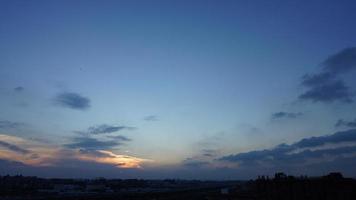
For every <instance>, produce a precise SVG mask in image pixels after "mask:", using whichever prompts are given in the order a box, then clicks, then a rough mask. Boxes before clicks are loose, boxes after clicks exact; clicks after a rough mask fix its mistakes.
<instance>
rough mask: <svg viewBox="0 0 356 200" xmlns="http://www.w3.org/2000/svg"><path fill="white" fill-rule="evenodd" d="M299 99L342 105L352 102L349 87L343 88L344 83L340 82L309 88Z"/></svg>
mask: <svg viewBox="0 0 356 200" xmlns="http://www.w3.org/2000/svg"><path fill="white" fill-rule="evenodd" d="M299 99H301V100H311V101H312V102H324V103H331V102H335V101H340V102H344V103H351V102H353V100H352V94H351V92H350V90H349V87H347V86H345V83H344V82H343V81H341V80H339V81H334V82H328V83H325V84H321V85H320V86H315V87H311V88H309V90H308V91H306V92H305V93H303V94H301V95H300V96H299Z"/></svg>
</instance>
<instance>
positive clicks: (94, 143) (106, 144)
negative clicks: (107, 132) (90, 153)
mask: <svg viewBox="0 0 356 200" xmlns="http://www.w3.org/2000/svg"><path fill="white" fill-rule="evenodd" d="M120 144H121V143H120V142H118V141H114V140H107V141H101V140H98V139H95V138H90V137H76V138H74V139H73V142H72V143H70V144H66V145H64V146H66V147H68V148H71V149H84V150H105V149H112V148H113V147H116V146H118V145H120Z"/></svg>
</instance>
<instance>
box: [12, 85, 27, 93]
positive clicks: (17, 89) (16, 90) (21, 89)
mask: <svg viewBox="0 0 356 200" xmlns="http://www.w3.org/2000/svg"><path fill="white" fill-rule="evenodd" d="M24 90H25V88H24V87H22V86H18V87H15V88H14V91H15V92H22V91H24Z"/></svg>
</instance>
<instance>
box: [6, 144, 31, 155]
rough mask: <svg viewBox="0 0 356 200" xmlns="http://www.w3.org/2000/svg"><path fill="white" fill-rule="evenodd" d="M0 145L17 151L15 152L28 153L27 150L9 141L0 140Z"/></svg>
mask: <svg viewBox="0 0 356 200" xmlns="http://www.w3.org/2000/svg"><path fill="white" fill-rule="evenodd" d="M0 146H2V147H5V148H7V149H9V150H11V151H15V152H17V153H21V154H28V153H30V151H29V150H26V149H23V148H21V147H19V146H17V145H14V144H10V143H8V142H4V141H0Z"/></svg>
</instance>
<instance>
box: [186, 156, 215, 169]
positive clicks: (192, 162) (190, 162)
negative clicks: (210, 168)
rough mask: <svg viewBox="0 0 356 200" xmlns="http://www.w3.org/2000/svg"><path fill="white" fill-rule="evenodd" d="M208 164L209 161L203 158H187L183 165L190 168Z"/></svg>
mask: <svg viewBox="0 0 356 200" xmlns="http://www.w3.org/2000/svg"><path fill="white" fill-rule="evenodd" d="M207 165H209V162H207V161H202V160H196V159H194V158H187V159H185V160H184V161H183V166H184V167H189V168H201V167H204V166H207Z"/></svg>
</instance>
